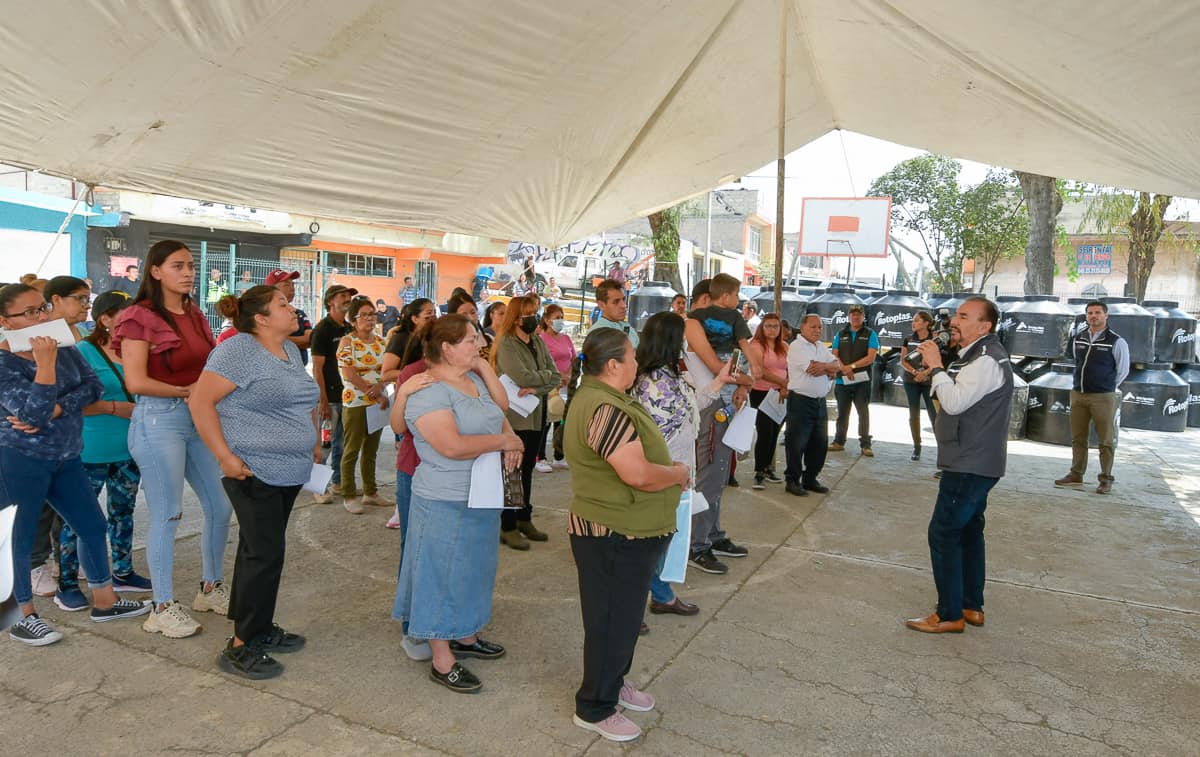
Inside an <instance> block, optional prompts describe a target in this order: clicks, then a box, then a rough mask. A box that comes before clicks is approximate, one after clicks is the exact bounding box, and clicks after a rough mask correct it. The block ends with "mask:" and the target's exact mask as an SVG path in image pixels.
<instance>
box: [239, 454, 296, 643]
mask: <svg viewBox="0 0 1200 757" xmlns="http://www.w3.org/2000/svg"><path fill="white" fill-rule="evenodd" d="M221 484H222V485H223V486H224V487H225V493H226V494H228V495H229V502H230V504H232V505H233V511H234V512H235V513H237V519H238V546H237V557H236V558H235V559H234V563H233V586H232V588H231V589H230V592H229V619H230V620H232V621H233V632H234V634H236V635H237V637H238V638H239V639H241V640H242V641H245V642H249V641H253V640H254V639H256V638H258V637H259V636H262V635H263V634H265V633H266V632H267V631H270V630H271V623H273V622H274V619H275V601H276V600H277V599H278V597H279V578H280V576H282V575H283V555H284V546H285V532H286V531H287V524H288V517H289V516H290V515H291V514H292V505H293V504H295V502H296V495H297V494H299V493H300V487H299V486H271V485H270V484H265V483H263V482H262V481H259V480H258V479H257V478H254V477H250V478H246V479H241V480H239V479H236V478H223V479H221Z"/></svg>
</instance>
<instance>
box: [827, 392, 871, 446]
mask: <svg viewBox="0 0 1200 757" xmlns="http://www.w3.org/2000/svg"><path fill="white" fill-rule="evenodd" d="M833 397H834V399H836V400H837V409H838V417H837V434H836V435H835V436H834V437H833V441H834V443H835V444H845V443H846V433H847V432H848V431H849V429H850V403H851V402H853V403H854V412H856V413H858V443H859V444H860V445H861V446H862V448H863V449H867V448H868V447H870V446H871V404H870V403H871V382H870V381H860V382H858V383H857V384H850V385H849V386H847V385H845V384H836V385H834V387H833Z"/></svg>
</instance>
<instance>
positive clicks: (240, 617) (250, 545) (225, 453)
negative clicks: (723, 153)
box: [188, 286, 323, 679]
mask: <svg viewBox="0 0 1200 757" xmlns="http://www.w3.org/2000/svg"><path fill="white" fill-rule="evenodd" d="M217 307H218V309H219V310H220V312H221V314H222V315H223V316H225V317H226V318H228V319H229V320H230V321H232V322H233V325H234V326H235V327H236V328H237V330H238V333H237V335H236V336H234V337H232V338H230V339H227V340H226V341H224V342H222V343H221V344H219V345H217V347H216V349H214V350H213V351H212V353H211V354H210V355H209V356H208V362H207V363H206V364H205V366H204V372H203V373H201V374H200V379H199V381H197V382H196V385H195V387H194V388H193V389H192V394H191V398H190V399H189V400H188V407H189V408H190V409H191V412H192V419H193V421H194V422H195V424H196V431H197V432H198V433H199V434H200V438H201V439H203V440H204V444H205V445H206V446H207V447H208V448H209V449H210V450H211V451H212V454H213V456H214V457H215V458H216V459H217V461H218V462H219V463H220V465H221V474H222V476H223V478H222V479H221V484H222V486H223V487H224V488H225V492H226V494H228V495H229V501H230V502H232V503H233V509H234V510H235V511H236V512H237V517H238V547H237V558H236V559H235V561H234V566H233V581H232V583H233V591H232V592H231V594H230V597H229V613H228V616H229V618H230V619H231V620H232V621H233V623H234V625H233V637H232V638H231V639H230V640H229V642H228V643H227V644H226V645H225V649H224V651H222V653H221V656H220V657H218V658H217V664H218V665H219V666H220V667H221V669H222V670H225V671H226V672H228V673H233V674H235V675H240V676H242V677H245V678H252V679H261V678H273V677H275V676H277V675H279V674H280V673H282V672H283V666H282V665H280V664H279V663H278V662H276V661H275V659H274V658H273V657H272V656H271V653H273V652H274V653H284V652H295V651H297V650H299V649H300V648H301V647H303V646H304V637H303V636H300V635H299V634H293V633H288V632H286V631H284V630H283V629H282V628H280V627H279V626H277V625H275V622H274V615H275V601H276V598H277V597H278V595H279V579H280V576H281V575H282V573H283V559H284V532H285V531H286V530H287V524H288V518H289V516H290V515H291V512H292V506H293V504H295V501H296V495H297V494H299V493H300V488H301V487H302V486H303V485H304V484H305V483H307V482H308V479H309V476H310V475H311V474H312V466H313V463H314V462H321V460H322V459H323V455H322V450H321V444H320V441H319V435H318V433H317V428H318V421H317V410H316V408H317V400H318V399H319V397H320V392H319V390H318V389H317V384H316V382H315V381H313V379H312V377H311V376H309V375H308V372H307V371H306V370H305V366H304V360H303V358H302V357H301V355H300V350H299V348H298V347H296V345H295V344H293V343H292V342H291V340H289V339H288V337H289V336H290V335H291V334H293V333H295V331H296V327H297V318H296V309H295V308H293V307H292V306H291V305H290V304H289V303H288V299H287V297H285V296H284V294H283V292H281V291H279V290H278V289H276V288H275V287H272V286H256V287H251V288H250V289H248V290H246V291H245V292H243V293H242V294H241V295H240V296H236V297H235V296H234V295H226V296H225V297H223V298H221V300H220V302H218V303H217Z"/></svg>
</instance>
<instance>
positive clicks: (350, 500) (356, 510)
mask: <svg viewBox="0 0 1200 757" xmlns="http://www.w3.org/2000/svg"><path fill="white" fill-rule="evenodd" d="M342 507H344V508H346V512H348V513H350V514H351V515H362V514H363V506H362V502H360V501H359V500H358V497H346V498H345V499H344V500H342Z"/></svg>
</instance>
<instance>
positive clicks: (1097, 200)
mask: <svg viewBox="0 0 1200 757" xmlns="http://www.w3.org/2000/svg"><path fill="white" fill-rule="evenodd" d="M1076 191H1077V192H1078V193H1079V196H1080V197H1082V198H1084V199H1085V200H1086V202H1087V208H1086V209H1085V211H1084V214H1083V220H1082V222H1081V224H1080V226H1081V228H1083V227H1087V226H1089V225H1090V226H1092V227H1094V228H1095V229H1096V230H1097V231H1098V232H1099V233H1100V234H1101V235H1102V236H1106V237H1109V238H1123V239H1124V240H1125V241H1126V242H1127V243H1128V253H1127V255H1128V257H1127V264H1126V270H1127V273H1126V280H1125V285H1126V287H1127V288H1128V290H1129V291H1130V292H1131V293H1132V294H1133V296H1134V297H1135V298H1136V299H1138V300H1139V301H1140V300H1142V299H1144V298H1145V296H1146V285H1147V284H1148V283H1149V281H1150V274H1151V272H1152V271H1153V270H1154V262H1155V253H1156V251H1157V249H1158V243H1159V241H1160V240H1161V239H1162V238H1163V237H1166V238H1167V239H1168V240H1170V241H1177V240H1178V238H1177V237H1176V236H1175V234H1174V233H1172V231H1171V230H1170V228H1169V227H1168V225H1167V224H1166V223H1165V222H1164V218H1165V216H1166V213H1167V208H1169V207H1170V206H1171V202H1172V199H1173V198H1172V197H1171V196H1170V195H1161V194H1160V195H1153V194H1151V193H1149V192H1133V191H1129V190H1124V189H1115V188H1113V187H1100V186H1096V185H1093V184H1083V183H1077V189H1076Z"/></svg>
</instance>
